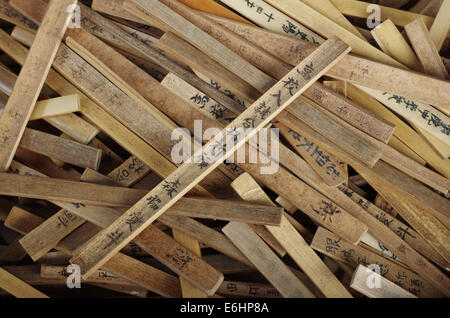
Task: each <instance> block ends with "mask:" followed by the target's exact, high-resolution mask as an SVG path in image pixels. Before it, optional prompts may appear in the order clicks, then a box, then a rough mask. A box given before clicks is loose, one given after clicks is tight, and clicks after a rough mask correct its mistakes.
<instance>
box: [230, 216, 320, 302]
mask: <svg viewBox="0 0 450 318" xmlns="http://www.w3.org/2000/svg"><path fill="white" fill-rule="evenodd" d="M222 231H223V232H224V233H225V235H226V236H228V237H229V238H230V239H231V240H232V241H233V243H234V244H235V245H236V246H237V247H238V248H239V249H240V250H241V251H242V252H243V253H244V254H245V255H246V256H247V257H248V258H249V259H250V261H251V262H252V263H253V264H254V265H255V267H256V268H257V269H258V270H259V271H260V272H261V273H262V274H263V275H264V277H266V279H267V280H268V281H269V282H270V283H271V284H272V285H273V286H274V287H275V288H276V289H277V290H278V291H279V292H280V294H281V295H282V296H283V297H295V298H299V297H301V298H305V297H307V298H312V297H314V295H313V294H312V293H311V292H310V291H309V290H308V289H307V288H306V286H305V285H303V283H302V282H301V281H300V280H299V279H298V278H297V277H295V275H294V274H293V273H292V272H291V271H290V270H289V269H288V268H287V266H286V265H285V264H284V263H283V262H282V261H281V260H280V259H279V258H278V257H277V255H276V254H275V253H274V252H273V251H272V250H271V249H270V248H269V247H268V246H267V245H266V244H265V243H264V242H263V240H262V239H261V238H259V237H258V236H257V235H256V233H255V232H253V231H252V230H251V228H250V227H249V226H248V225H246V224H244V223H238V222H230V223H228V225H226V226H225V227H224V228H223V229H222Z"/></svg>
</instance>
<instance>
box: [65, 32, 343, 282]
mask: <svg viewBox="0 0 450 318" xmlns="http://www.w3.org/2000/svg"><path fill="white" fill-rule="evenodd" d="M324 45H325V44H324ZM324 48H327V50H328V51H327V53H324V52H322V49H324ZM322 49H319V50H317V51H315V52H314V53H313V54H312V55H311V56H310V57H309V58H308V59H307V62H305V63H303V64H300V65H299V66H298V67H297V68H296V69H294V70H293V71H292V72H291V73H290V74H288V75H287V76H286V78H285V80H287V79H288V77H293V78H294V79H295V80H298V81H299V87H298V91H296V90H293V91H291V93H289V91H285V92H284V95H285V96H283V85H282V82H280V83H277V85H275V87H273V88H272V89H270V90H269V91H268V92H267V93H266V94H265V95H263V96H262V97H261V99H260V100H259V101H258V102H256V103H255V104H253V105H252V106H251V107H249V108H248V109H247V110H246V111H245V112H244V113H242V114H241V115H240V116H239V117H238V118H237V119H235V120H234V121H233V123H232V124H230V125H229V126H227V129H228V131H229V129H233V128H238V127H244V126H243V123H244V122H245V119H247V118H252V119H254V120H255V129H258V130H259V129H260V128H262V127H264V126H265V125H267V123H268V122H269V121H270V120H272V119H273V118H274V117H275V116H276V115H278V114H279V113H280V112H281V111H282V110H283V109H284V108H285V107H286V106H287V105H288V104H289V103H290V102H292V101H293V100H294V98H295V97H297V96H298V95H299V94H301V93H302V92H303V91H304V90H305V89H306V88H307V87H308V86H309V85H311V83H312V82H314V80H316V79H317V78H318V77H319V76H320V75H322V74H323V72H325V71H326V70H327V69H328V68H329V67H330V65H333V64H334V63H336V60H338V59H339V57H341V56H343V55H345V54H346V53H348V52H347V51H346V50H347V48H345V46H344V45H341V42H340V41H336V40H331V41H329V42H328V44H327V45H325V47H322ZM333 51H334V52H333ZM318 54H325V55H323V56H322V57H321V58H317V57H318V56H319V55H318ZM327 55H328V56H327ZM311 62H313V65H316V67H318V68H316V67H313V69H314V70H313V71H312V72H313V74H311V75H310V77H307V78H309V79H305V78H304V77H302V75H301V74H300V72H299V71H298V70H304V69H305V67H306V65H309V64H310V63H311ZM300 83H302V84H300ZM277 91H279V93H280V100H278V99H275V100H274V99H273V96H271V95H273V94H277ZM286 93H287V94H286ZM291 94H292V96H289V95H291ZM262 102H265V104H264V105H266V108H265V110H264V109H261V107H260V106H259V104H260V103H262ZM269 107H270V108H269ZM261 111H263V113H264V115H262V114H261ZM226 131H227V130H225V132H226ZM255 132H256V131H255ZM224 136H225V134H224V132H221V133H220V134H219V135H217V136H216V137H215V138H214V139H213V140H211V141H210V142H209V143H207V144H206V145H205V146H204V147H203V148H202V149H201V150H200V151H199V152H197V153H196V154H195V155H194V158H195V157H198V156H199V155H200V156H202V157H203V154H204V153H211V151H212V150H213V149H214V145H215V143H216V142H220V143H221V144H222V145H226V141H224V140H223V139H224V138H223V137H224ZM250 137H251V136H246V137H245V138H243V139H242V140H241V141H240V142H238V144H237V145H234V146H233V147H232V149H230V150H229V151H228V150H227V151H226V152H225V153H224V157H225V158H227V157H229V156H230V155H231V154H232V153H233V152H234V151H235V150H236V149H237V147H239V146H241V145H243V144H244V143H245V142H246V141H247V140H248V139H249V138H250ZM217 151H218V150H217ZM222 152H223V151H222ZM217 154H218V153H216V154H215V155H214V156H217ZM203 158H204V157H203ZM204 160H206V159H204ZM219 164H220V161H219V162H214V163H207V166H206V167H205V166H204V164H203V163H202V164H200V165H197V164H184V165H182V166H180V168H178V169H177V170H176V171H175V172H174V173H173V174H172V175H171V176H170V177H169V178H167V179H166V180H164V181H163V182H162V183H161V184H160V185H158V186H157V187H156V188H155V189H154V190H152V191H151V192H150V193H149V194H148V195H147V196H145V197H144V198H143V199H142V200H141V201H140V202H139V203H138V204H137V205H135V206H134V207H133V208H132V209H130V210H128V211H127V212H126V213H125V214H124V215H123V216H122V217H120V218H119V219H118V220H117V221H116V222H115V223H114V224H112V225H111V226H110V227H108V228H107V229H106V231H105V233H110V232H112V233H114V232H116V231H118V232H117V233H122V237H120V238H119V240H114V242H113V243H112V244H110V243H109V242H108V241H110V240H109V239H108V238H107V237H103V236H104V235H99V236H97V237H95V238H94V239H93V240H92V241H90V243H89V244H88V245H87V246H86V247H85V248H83V250H82V251H80V252H79V253H78V254H77V255H76V256H75V257H74V258H73V259H72V261H73V262H75V263H80V265H81V267H82V268H83V270H82V272H83V275H87V276H89V273H90V271H92V270H95V268H96V267H97V268H98V267H99V266H101V264H102V263H104V262H105V261H106V260H107V259H108V258H110V257H111V256H112V255H113V254H114V253H115V252H117V250H120V248H122V247H123V245H126V244H127V243H128V242H129V241H131V240H132V239H133V238H134V237H135V236H136V235H138V234H139V232H140V231H142V230H143V229H144V228H145V226H146V225H149V224H150V223H151V222H152V221H154V220H155V219H156V218H157V217H158V216H159V215H161V214H162V213H163V212H165V210H167V208H169V207H170V205H172V204H173V203H174V202H175V201H176V200H177V199H179V198H180V197H181V196H182V195H184V194H185V193H186V192H187V191H189V190H190V189H191V188H192V187H194V186H195V185H196V183H198V182H199V181H200V180H201V179H202V178H203V177H204V176H206V175H207V174H208V172H209V171H211V170H213V169H214V168H215V167H217V166H218V165H219ZM203 169H204V170H203ZM148 202H149V203H150V206H148V204H149V203H148ZM153 203H156V205H154V204H153ZM152 206H154V207H155V209H153V208H152ZM137 210H139V211H141V213H142V216H143V222H142V223H141V225H140V226H138V227H137V228H136V229H135V230H134V231H132V232H131V233H128V234H127V230H126V229H128V228H129V227H127V226H126V225H127V224H126V221H127V219H128V218H129V217H130V216H131V215H132V214H133V213H136V212H138V211H137ZM124 227H125V228H124ZM105 242H106V244H105ZM98 246H102V252H101V253H100V254H99V253H97V252H94V253H92V251H97V250H98ZM105 246H106V248H104V247H105ZM217 287H218V286H217Z"/></svg>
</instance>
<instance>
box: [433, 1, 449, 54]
mask: <svg viewBox="0 0 450 318" xmlns="http://www.w3.org/2000/svg"><path fill="white" fill-rule="evenodd" d="M449 15H450V3H449V1H447V0H444V1H443V2H442V5H441V7H440V9H439V12H438V13H437V15H436V18H435V19H434V21H433V25H432V26H431V28H430V36H431V38H432V39H433V42H434V44H435V45H436V49H437V50H438V51H440V50H441V49H442V45H443V44H444V41H445V40H446V38H447V34H448V32H449V30H450V21H449V19H448V17H449Z"/></svg>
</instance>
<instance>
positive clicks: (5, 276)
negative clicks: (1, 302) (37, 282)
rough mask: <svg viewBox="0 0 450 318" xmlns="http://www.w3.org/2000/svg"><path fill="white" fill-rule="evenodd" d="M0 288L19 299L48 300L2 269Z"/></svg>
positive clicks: (0, 270) (0, 271) (0, 269)
mask: <svg viewBox="0 0 450 318" xmlns="http://www.w3.org/2000/svg"><path fill="white" fill-rule="evenodd" d="M0 287H1V288H2V289H4V290H6V292H8V293H10V294H11V295H13V296H14V297H17V298H48V296H46V295H44V294H43V293H41V292H40V291H38V290H36V289H34V288H33V287H31V286H30V285H28V284H27V283H25V282H23V281H22V280H20V279H19V278H17V277H15V276H13V275H12V274H10V273H9V272H7V271H6V270H4V269H3V268H1V267H0Z"/></svg>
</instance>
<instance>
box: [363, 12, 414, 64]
mask: <svg viewBox="0 0 450 318" xmlns="http://www.w3.org/2000/svg"><path fill="white" fill-rule="evenodd" d="M371 33H372V36H373V38H374V39H375V40H376V41H377V43H378V45H379V46H380V47H381V48H382V49H383V51H384V52H385V53H386V54H389V55H391V56H392V57H393V58H395V59H396V60H397V61H399V62H400V63H402V64H403V65H405V66H407V67H409V68H411V69H413V70H415V71H418V72H420V71H422V66H421V64H420V62H419V60H418V59H417V56H416V55H415V54H414V51H413V50H412V49H411V48H410V46H409V45H408V43H407V42H406V40H405V38H404V37H403V36H402V35H401V33H400V32H398V30H397V28H396V26H395V25H394V23H392V21H391V20H389V19H387V20H385V21H384V22H383V23H381V24H379V25H378V26H377V27H375V28H373V29H372V31H371ZM400 52H401V53H400Z"/></svg>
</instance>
